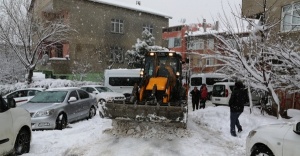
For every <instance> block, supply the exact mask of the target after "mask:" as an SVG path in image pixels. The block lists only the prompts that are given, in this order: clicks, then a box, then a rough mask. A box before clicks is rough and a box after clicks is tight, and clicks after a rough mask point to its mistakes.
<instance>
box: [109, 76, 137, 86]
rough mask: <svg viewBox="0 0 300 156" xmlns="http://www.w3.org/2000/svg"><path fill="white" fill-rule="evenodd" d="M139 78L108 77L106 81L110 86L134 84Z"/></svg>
mask: <svg viewBox="0 0 300 156" xmlns="http://www.w3.org/2000/svg"><path fill="white" fill-rule="evenodd" d="M140 80H141V78H139V77H110V78H109V80H108V81H109V84H110V85H111V86H134V84H135V83H137V84H139V82H140Z"/></svg>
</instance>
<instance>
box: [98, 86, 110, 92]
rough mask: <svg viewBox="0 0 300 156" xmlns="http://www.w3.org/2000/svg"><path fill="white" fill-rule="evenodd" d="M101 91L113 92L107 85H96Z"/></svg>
mask: <svg viewBox="0 0 300 156" xmlns="http://www.w3.org/2000/svg"><path fill="white" fill-rule="evenodd" d="M96 89H97V90H98V91H99V92H113V91H112V90H111V89H109V88H107V87H96Z"/></svg>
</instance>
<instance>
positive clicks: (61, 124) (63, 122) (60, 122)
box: [55, 114, 67, 130]
mask: <svg viewBox="0 0 300 156" xmlns="http://www.w3.org/2000/svg"><path fill="white" fill-rule="evenodd" d="M66 127H67V117H66V116H65V115H64V114H59V115H58V117H57V118H56V127H55V129H58V130H62V129H64V128H66Z"/></svg>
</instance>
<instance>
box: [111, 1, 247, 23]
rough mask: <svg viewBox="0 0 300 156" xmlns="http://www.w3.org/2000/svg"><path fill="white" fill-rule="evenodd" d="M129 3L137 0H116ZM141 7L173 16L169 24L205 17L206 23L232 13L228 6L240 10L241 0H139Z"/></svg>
mask: <svg viewBox="0 0 300 156" xmlns="http://www.w3.org/2000/svg"><path fill="white" fill-rule="evenodd" d="M116 1H121V2H124V3H129V4H136V1H137V0H116ZM139 1H141V5H142V6H143V7H148V8H151V9H155V10H157V11H159V12H163V13H165V14H167V15H170V16H171V17H173V18H172V19H170V20H169V26H174V25H180V24H182V23H181V22H180V21H182V19H185V24H190V23H202V21H203V19H206V21H207V22H208V23H214V21H216V20H217V18H218V17H219V16H218V15H219V14H222V15H223V8H224V11H225V12H226V14H229V15H232V14H231V13H230V12H231V9H230V6H231V7H232V8H234V10H236V8H238V9H239V10H240V6H241V3H242V0H139Z"/></svg>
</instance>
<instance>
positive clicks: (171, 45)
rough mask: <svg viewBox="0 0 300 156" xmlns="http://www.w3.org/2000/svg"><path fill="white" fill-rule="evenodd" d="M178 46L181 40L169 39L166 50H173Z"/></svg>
mask: <svg viewBox="0 0 300 156" xmlns="http://www.w3.org/2000/svg"><path fill="white" fill-rule="evenodd" d="M180 46H181V38H169V45H168V48H174V47H180Z"/></svg>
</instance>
